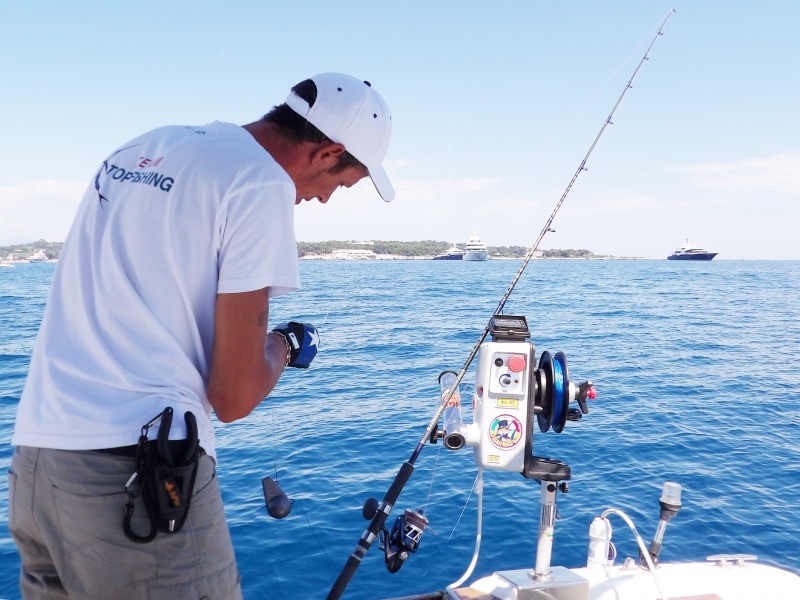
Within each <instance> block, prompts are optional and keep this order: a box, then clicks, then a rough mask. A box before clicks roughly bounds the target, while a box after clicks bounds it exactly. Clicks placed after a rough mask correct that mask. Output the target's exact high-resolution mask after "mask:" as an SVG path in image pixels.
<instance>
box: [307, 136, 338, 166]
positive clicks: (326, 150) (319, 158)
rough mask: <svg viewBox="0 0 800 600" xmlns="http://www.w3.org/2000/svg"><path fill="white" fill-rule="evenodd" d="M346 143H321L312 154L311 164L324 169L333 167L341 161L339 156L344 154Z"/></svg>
mask: <svg viewBox="0 0 800 600" xmlns="http://www.w3.org/2000/svg"><path fill="white" fill-rule="evenodd" d="M344 152H345V149H344V145H342V144H339V143H337V142H322V143H320V144H319V145H318V146H317V148H316V149H315V150H314V152H313V153H312V155H311V164H313V165H314V166H320V167H322V168H324V169H332V168H333V167H335V166H336V165H337V164H338V162H339V157H340V156H341V155H342V154H344Z"/></svg>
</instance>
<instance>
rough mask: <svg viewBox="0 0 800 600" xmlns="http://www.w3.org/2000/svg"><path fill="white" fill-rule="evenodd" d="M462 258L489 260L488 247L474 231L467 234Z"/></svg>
mask: <svg viewBox="0 0 800 600" xmlns="http://www.w3.org/2000/svg"><path fill="white" fill-rule="evenodd" d="M462 260H489V249H488V248H487V247H486V246H485V245H484V243H483V242H482V241H481V238H479V237H478V234H477V233H475V232H474V231H473V232H472V235H471V236H469V242H467V245H466V246H465V247H464V258H463V259H462Z"/></svg>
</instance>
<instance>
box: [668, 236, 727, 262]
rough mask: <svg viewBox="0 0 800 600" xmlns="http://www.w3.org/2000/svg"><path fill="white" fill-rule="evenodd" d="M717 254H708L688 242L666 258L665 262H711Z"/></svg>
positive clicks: (706, 251)
mask: <svg viewBox="0 0 800 600" xmlns="http://www.w3.org/2000/svg"><path fill="white" fill-rule="evenodd" d="M717 254H719V253H718V252H709V251H708V250H706V249H704V248H701V247H700V246H695V245H694V244H691V243H690V242H689V240H688V239H687V240H686V243H685V244H683V245H682V246H681V247H680V248H677V249H676V250H675V252H673V253H672V254H670V255H669V256H668V257H667V260H711V259H712V258H714V257H715V256H716V255H717Z"/></svg>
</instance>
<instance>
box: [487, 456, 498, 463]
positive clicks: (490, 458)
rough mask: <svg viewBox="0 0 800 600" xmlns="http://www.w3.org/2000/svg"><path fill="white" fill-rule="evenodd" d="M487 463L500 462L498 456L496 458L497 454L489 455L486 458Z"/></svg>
mask: <svg viewBox="0 0 800 600" xmlns="http://www.w3.org/2000/svg"><path fill="white" fill-rule="evenodd" d="M487 462H490V463H496V462H500V456H498V455H497V454H490V455H489V456H488V457H487Z"/></svg>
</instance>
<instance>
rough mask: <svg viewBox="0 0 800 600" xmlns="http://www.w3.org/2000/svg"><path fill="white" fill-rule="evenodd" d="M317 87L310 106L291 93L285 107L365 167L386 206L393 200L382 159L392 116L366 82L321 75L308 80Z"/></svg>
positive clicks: (341, 75) (389, 135)
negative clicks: (341, 146) (314, 99)
mask: <svg viewBox="0 0 800 600" xmlns="http://www.w3.org/2000/svg"><path fill="white" fill-rule="evenodd" d="M310 79H311V81H313V82H314V84H315V85H316V86H317V99H316V101H315V102H314V105H313V106H309V105H308V102H306V101H305V100H303V99H302V98H301V97H300V96H298V95H297V94H295V93H294V92H291V93H290V94H289V97H288V98H287V99H286V104H287V105H288V106H289V107H290V108H291V109H292V110H294V111H295V112H296V113H297V114H299V115H300V116H302V117H304V118H305V119H306V120H307V121H308V122H309V123H311V124H312V125H314V126H315V127H316V128H317V129H319V130H320V131H321V132H322V133H324V134H325V135H326V136H328V137H329V138H330V139H331V141H333V142H336V143H338V144H342V145H343V146H344V147H345V149H346V150H347V151H348V152H349V153H350V154H352V155H353V156H355V157H356V159H358V161H359V162H360V163H361V164H363V165H364V166H365V167H367V170H368V171H369V176H370V178H371V179H372V183H373V184H374V185H375V189H376V190H378V193H379V194H380V195H381V198H383V199H384V200H385V201H386V202H391V201H392V200H393V199H394V188H393V187H392V184H391V183H390V182H389V176H388V175H387V174H386V171H385V170H384V168H383V165H382V163H383V158H384V156H386V148H388V146H389V138H390V137H391V136H392V115H391V114H390V113H389V107H388V106H386V102H384V101H383V98H381V96H380V94H378V92H376V91H375V90H374V89H373V88H372V85H371V84H370V83H369V82H368V81H360V80H358V79H356V78H355V77H351V76H349V75H343V74H341V73H322V74H320V75H315V76H314V77H311V78H310Z"/></svg>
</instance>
